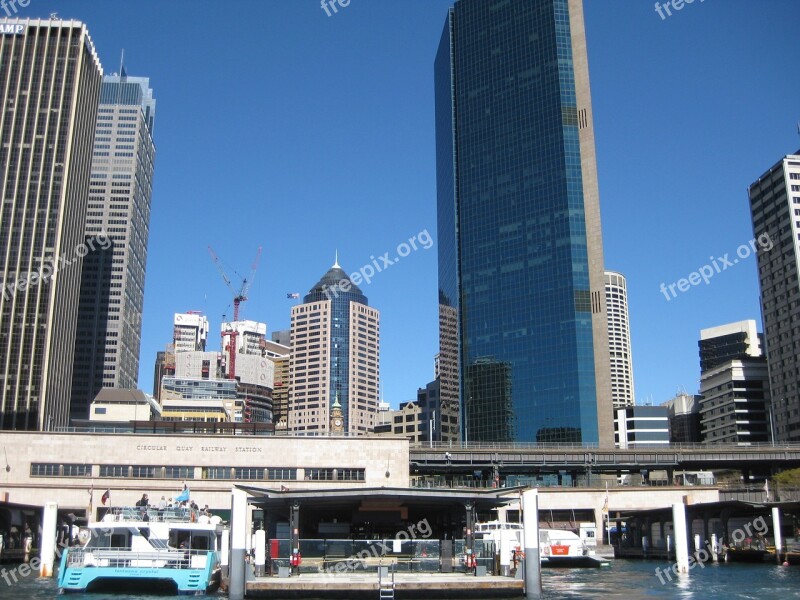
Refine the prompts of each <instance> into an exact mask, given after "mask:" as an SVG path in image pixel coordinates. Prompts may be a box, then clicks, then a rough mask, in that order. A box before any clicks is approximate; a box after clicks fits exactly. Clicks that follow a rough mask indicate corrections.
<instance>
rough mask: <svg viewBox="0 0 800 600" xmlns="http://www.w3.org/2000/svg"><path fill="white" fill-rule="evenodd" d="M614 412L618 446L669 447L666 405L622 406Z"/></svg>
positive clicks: (667, 410)
mask: <svg viewBox="0 0 800 600" xmlns="http://www.w3.org/2000/svg"><path fill="white" fill-rule="evenodd" d="M615 412H616V416H615V421H616V423H615V424H614V429H615V431H616V434H615V435H616V446H617V447H618V448H623V449H624V448H659V447H661V448H667V447H669V409H668V408H667V407H666V406H624V407H622V408H619V409H617V410H616V411H615Z"/></svg>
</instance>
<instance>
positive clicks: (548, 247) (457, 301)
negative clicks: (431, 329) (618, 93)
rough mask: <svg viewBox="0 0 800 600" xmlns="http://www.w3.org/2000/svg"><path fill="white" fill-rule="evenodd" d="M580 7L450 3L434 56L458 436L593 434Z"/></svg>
mask: <svg viewBox="0 0 800 600" xmlns="http://www.w3.org/2000/svg"><path fill="white" fill-rule="evenodd" d="M574 4H575V3H574V2H573V1H572V0H546V1H545V0H541V1H537V2H531V1H529V0H459V1H458V2H456V4H455V6H454V7H453V8H452V9H451V10H450V12H449V14H448V18H447V21H446V24H445V28H444V32H443V34H442V38H441V42H440V46H439V50H438V54H437V57H436V62H435V91H436V137H437V187H438V235H439V299H440V315H441V314H442V311H443V310H445V309H450V310H453V309H454V310H455V311H456V312H457V315H458V316H457V328H456V329H457V331H456V335H457V339H458V342H459V343H458V347H459V352H458V353H457V356H456V358H455V360H457V361H458V362H459V372H460V373H461V383H460V395H461V406H462V422H461V428H462V436H463V438H464V440H465V441H467V442H473V441H475V442H477V441H524V442H584V443H586V442H589V443H592V442H595V443H596V442H598V441H600V440H599V431H598V401H597V396H598V394H597V389H596V385H595V377H596V373H595V363H596V358H595V356H596V354H595V348H594V337H593V312H594V311H595V308H596V310H597V312H599V313H603V314H604V312H603V311H604V302H603V301H602V300H596V299H595V298H596V296H595V295H594V294H593V292H592V291H591V290H590V271H591V270H592V269H598V268H599V281H600V284H601V285H602V277H603V273H602V259H600V261H599V264H597V261H590V250H589V245H590V242H589V237H588V236H587V226H586V214H587V209H586V206H585V202H584V190H585V189H586V188H585V185H584V184H585V182H584V179H583V178H584V173H583V168H584V166H583V163H582V156H581V152H582V140H583V138H582V137H581V129H582V127H584V126H586V127H589V125H588V123H586V120H587V117H586V113H585V111H583V110H579V106H578V100H577V95H576V77H575V69H574V65H573V55H572V48H573V44H572V33H573V32H572V31H571V20H570V10H571V9H573V5H574ZM579 34H580V35H581V36H582V35H583V30H582V22H581V23H580V31H579ZM581 64H582V65H583V64H584V63H583V62H581ZM582 75H585V73H582ZM584 79H585V81H586V84H587V85H588V76H586V77H585V78H582V79H581V81H584ZM587 95H588V92H587ZM592 168H593V164H592ZM591 176H592V177H594V173H591ZM592 181H594V180H592ZM593 214H594V213H593ZM596 242H599V243H600V244H602V242H600V239H599V235H598V236H596V240H595V243H596ZM599 256H602V245H600V254H599ZM595 305H596V306H595ZM452 334H453V332H452V331H450V332H448V331H442V332H440V336H441V338H442V340H445V339H446V338H447V336H448V335H452ZM440 344H441V345H442V347H443V341H442V342H440ZM440 352H442V348H440ZM443 358H444V357H440V360H443ZM606 370H607V367H606ZM607 418H608V421H609V423H610V420H611V414H610V411H609V415H607Z"/></svg>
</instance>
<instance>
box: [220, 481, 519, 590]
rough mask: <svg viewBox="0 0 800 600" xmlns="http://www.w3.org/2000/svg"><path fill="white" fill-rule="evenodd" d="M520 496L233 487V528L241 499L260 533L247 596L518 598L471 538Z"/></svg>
mask: <svg viewBox="0 0 800 600" xmlns="http://www.w3.org/2000/svg"><path fill="white" fill-rule="evenodd" d="M520 491H521V490H519V489H510V488H504V489H489V490H479V489H416V488H385V487H381V488H367V489H364V488H362V489H347V488H341V489H324V488H323V489H316V490H309V489H305V490H287V489H285V488H284V489H280V490H274V489H264V488H257V487H252V486H241V485H240V486H237V487H236V488H234V511H233V515H232V516H233V519H234V520H235V519H236V515H237V511H236V496H239V497H240V499H241V500H240V502H241V501H242V500H246V503H247V504H249V505H252V507H253V508H254V509H255V511H254V516H253V521H254V525H258V526H259V527H261V528H262V529H260V530H256V533H255V535H254V542H255V543H254V544H253V545H254V547H255V551H254V553H253V555H252V557H251V560H250V562H249V563H248V564H246V565H245V586H244V587H245V593H244V596H245V597H246V598H274V599H281V600H283V599H288V598H292V599H293V598H304V599H311V598H322V597H324V598H326V599H328V598H331V599H334V598H341V599H359V598H365V599H367V598H368V599H369V600H375V599H378V598H380V599H386V600H391V599H395V598H396V599H398V600H402V599H406V598H408V599H411V598H424V599H426V600H427V599H433V598H440V599H447V598H452V599H459V600H462V599H467V598H476V599H478V598H480V599H490V598H519V597H521V596H522V595H523V588H524V581H523V579H522V578H521V569H520V578H516V577H506V576H501V575H500V574H499V564H498V561H497V555H496V548H495V547H494V543H493V542H492V541H490V540H481V539H475V536H474V535H473V530H474V525H475V522H476V521H477V519H478V516H479V515H483V514H487V513H488V512H489V511H491V510H492V509H496V508H498V507H502V506H505V505H507V504H508V503H510V502H513V501H517V500H518V499H519V493H520ZM259 520H260V523H257V521H259ZM231 525H232V527H231V530H232V533H233V532H235V531H237V525H236V523H233V522H232V524H231ZM262 539H263V542H262ZM262 548H263V549H264V550H263V551H261V549H262ZM232 550H234V548H232ZM234 554H235V553H233V552H232V554H231V558H232V559H233V556H234ZM509 554H510V552H509ZM468 557H474V558H472V560H473V561H474V566H472V568H468V565H469V563H470V558H468ZM231 567H233V562H232V563H231Z"/></svg>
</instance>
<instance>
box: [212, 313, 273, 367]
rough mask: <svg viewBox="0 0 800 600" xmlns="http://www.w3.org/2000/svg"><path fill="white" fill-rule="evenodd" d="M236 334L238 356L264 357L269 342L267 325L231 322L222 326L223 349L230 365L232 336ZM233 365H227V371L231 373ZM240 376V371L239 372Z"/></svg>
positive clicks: (255, 322)
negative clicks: (267, 341)
mask: <svg viewBox="0 0 800 600" xmlns="http://www.w3.org/2000/svg"><path fill="white" fill-rule="evenodd" d="M233 332H236V349H235V351H236V355H237V356H238V355H239V354H248V355H251V356H262V355H263V354H264V352H265V346H266V340H267V324H266V323H259V322H257V321H230V322H225V323H222V324H221V325H220V333H221V334H222V348H223V350H224V351H225V356H226V360H227V361H228V363H230V351H231V336H232V334H233ZM230 368H231V365H230V364H227V367H226V370H227V372H229V371H230ZM237 374H238V370H237Z"/></svg>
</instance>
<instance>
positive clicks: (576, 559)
mask: <svg viewBox="0 0 800 600" xmlns="http://www.w3.org/2000/svg"><path fill="white" fill-rule="evenodd" d="M539 553H540V558H541V561H542V568H557V569H573V568H596V567H607V566H608V565H609V562H608V561H607V560H604V559H602V558H599V557H597V556H595V555H594V550H593V549H592V548H589V547H588V546H587V545H586V543H584V541H583V540H582V539H581V538H580V536H579V535H578V534H577V533H574V532H572V531H568V530H566V529H540V530H539Z"/></svg>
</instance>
